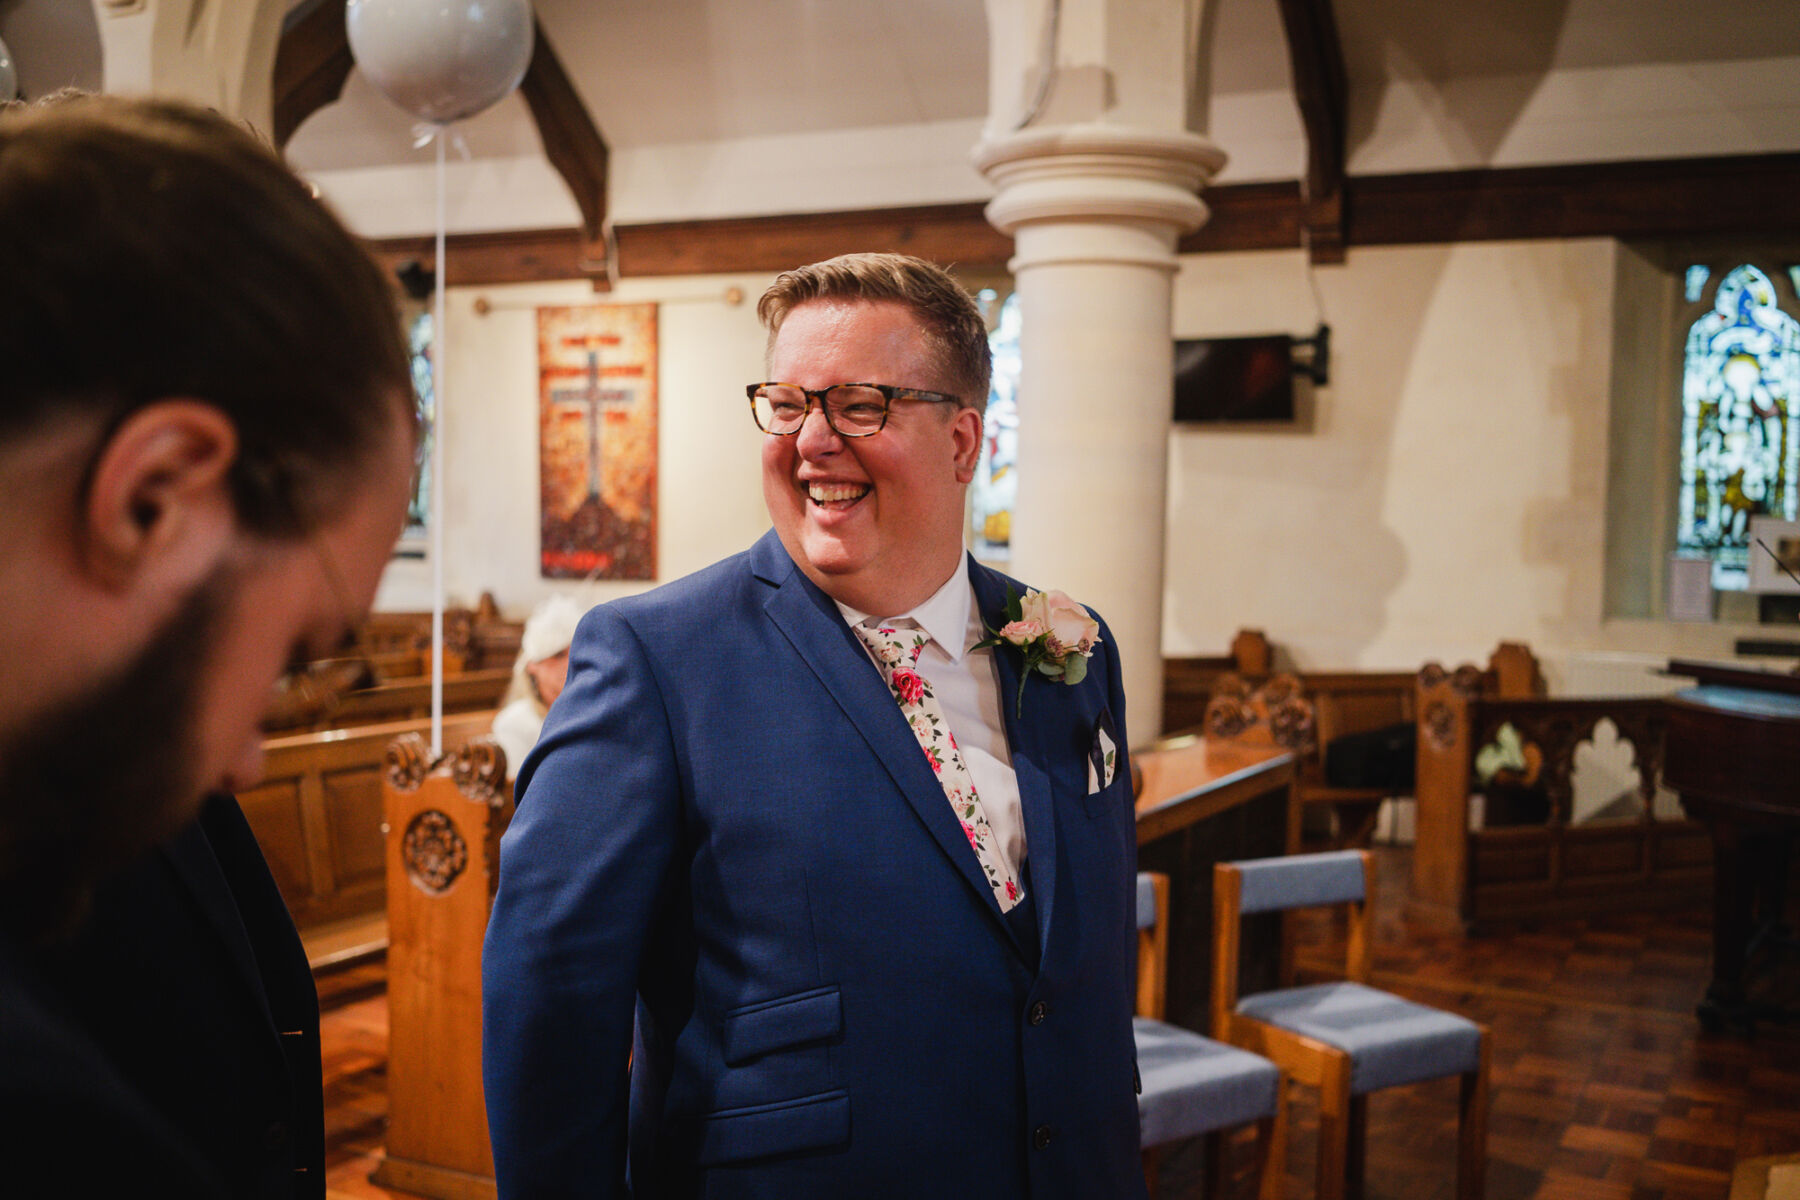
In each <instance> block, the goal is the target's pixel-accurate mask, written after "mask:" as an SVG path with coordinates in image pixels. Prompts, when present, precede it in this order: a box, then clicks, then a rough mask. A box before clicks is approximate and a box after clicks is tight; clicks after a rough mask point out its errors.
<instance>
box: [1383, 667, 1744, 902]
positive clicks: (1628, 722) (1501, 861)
mask: <svg viewBox="0 0 1800 1200" xmlns="http://www.w3.org/2000/svg"><path fill="white" fill-rule="evenodd" d="M1498 665H1499V664H1490V668H1489V670H1488V671H1486V672H1483V671H1481V670H1479V669H1477V668H1475V667H1473V666H1463V667H1460V668H1458V669H1457V670H1456V671H1454V672H1449V671H1445V670H1444V669H1443V668H1442V667H1441V666H1439V665H1437V664H1436V663H1429V664H1427V665H1426V666H1425V668H1424V669H1422V670H1421V671H1420V672H1419V679H1418V683H1417V689H1418V699H1417V701H1416V709H1417V712H1418V720H1419V732H1418V760H1417V768H1416V773H1415V774H1416V779H1415V786H1414V795H1415V797H1416V799H1417V804H1418V818H1417V826H1416V828H1417V842H1416V845H1415V847H1414V850H1413V868H1412V886H1411V897H1410V901H1409V904H1408V911H1409V914H1410V915H1412V916H1414V917H1416V918H1419V919H1421V920H1423V921H1425V922H1426V923H1428V924H1429V925H1432V926H1435V927H1438V928H1446V927H1455V926H1463V927H1469V926H1482V925H1490V924H1493V923H1497V922H1503V921H1511V920H1517V919H1521V918H1532V917H1545V916H1556V917H1581V916H1589V915H1594V914H1598V913H1603V912H1610V911H1618V910H1621V909H1648V908H1654V907H1659V906H1687V905H1692V904H1704V903H1706V902H1707V901H1708V900H1709V898H1710V895H1711V892H1710V886H1711V862H1712V850H1711V844H1710V841H1709V838H1708V835H1707V831H1706V827H1705V826H1704V825H1701V824H1699V823H1698V822H1694V821H1690V820H1687V819H1686V817H1685V816H1683V815H1681V814H1680V813H1679V812H1678V811H1665V812H1664V813H1661V814H1659V813H1658V812H1657V811H1656V804H1655V801H1656V792H1657V783H1658V780H1659V778H1660V776H1661V773H1662V754H1663V751H1662V730H1663V723H1664V717H1663V712H1664V709H1663V702H1662V701H1661V700H1660V699H1657V698H1607V699H1593V698H1588V699H1561V698H1559V699H1549V698H1546V697H1544V696H1543V695H1542V694H1541V692H1540V693H1539V694H1535V695H1525V696H1517V695H1514V696H1507V695H1505V694H1503V690H1505V689H1511V690H1515V691H1516V690H1518V689H1520V688H1529V687H1530V686H1531V683H1532V681H1531V680H1530V679H1529V678H1526V679H1524V680H1521V679H1520V677H1519V676H1517V675H1516V674H1512V675H1509V674H1507V673H1504V672H1501V671H1499V670H1497V669H1496V667H1497V666H1498ZM1602 720H1606V721H1610V722H1611V723H1612V726H1613V727H1614V729H1616V730H1617V731H1618V737H1619V740H1620V741H1622V742H1626V743H1629V744H1630V747H1631V750H1632V752H1633V756H1634V759H1635V766H1636V768H1637V771H1638V775H1639V782H1638V786H1637V788H1636V795H1635V798H1630V799H1628V802H1627V803H1626V804H1624V806H1623V808H1624V811H1623V812H1619V813H1616V814H1610V815H1609V814H1607V813H1604V812H1603V813H1601V814H1596V818H1595V819H1592V820H1587V821H1580V822H1577V821H1575V820H1574V814H1573V795H1574V787H1573V780H1574V775H1575V756H1576V753H1577V751H1578V750H1579V749H1580V748H1581V746H1582V745H1583V744H1584V743H1590V742H1592V740H1593V739H1594V734H1595V730H1596V728H1597V727H1598V726H1599V724H1600V722H1601V721H1602ZM1507 725H1511V726H1512V728H1513V729H1514V730H1515V731H1517V733H1518V734H1519V736H1520V740H1521V743H1522V744H1523V746H1524V748H1525V754H1524V757H1525V760H1526V763H1527V770H1526V771H1523V772H1519V773H1518V775H1519V778H1517V779H1513V780H1511V781H1508V778H1507V776H1505V775H1500V776H1496V778H1495V780H1494V781H1493V783H1491V784H1489V785H1486V786H1485V787H1484V785H1483V783H1482V782H1481V780H1480V778H1479V776H1478V774H1477V769H1476V756H1477V755H1478V754H1480V752H1481V750H1482V749H1483V748H1484V747H1486V746H1488V745H1489V744H1490V743H1492V742H1494V740H1495V738H1496V736H1497V735H1498V734H1499V732H1500V730H1501V729H1502V728H1503V727H1504V726H1507ZM1527 776H1529V777H1527ZM1483 793H1485V800H1486V804H1485V805H1484V807H1485V808H1486V809H1488V810H1489V811H1488V815H1487V818H1486V820H1485V823H1484V825H1483V826H1482V827H1479V828H1475V829H1471V828H1470V824H1471V821H1470V814H1471V811H1472V808H1473V805H1472V800H1473V798H1474V797H1475V796H1476V795H1477V794H1483ZM1521 797H1524V798H1525V800H1524V802H1521V800H1520V798H1521ZM1502 807H1505V808H1508V809H1510V810H1511V811H1510V813H1508V814H1502V813H1498V812H1497V811H1496V810H1498V809H1500V808H1502ZM1534 809H1535V810H1534ZM1496 818H1498V819H1496ZM1503 822H1504V823H1503Z"/></svg>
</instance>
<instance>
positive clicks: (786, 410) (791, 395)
mask: <svg viewBox="0 0 1800 1200" xmlns="http://www.w3.org/2000/svg"><path fill="white" fill-rule="evenodd" d="M753 401H754V403H755V406H756V423H757V424H758V425H760V426H762V428H763V429H764V430H766V431H767V432H769V433H779V434H788V433H795V432H797V431H798V430H799V428H800V426H801V425H802V424H804V423H805V421H806V411H807V397H806V393H805V392H803V391H801V390H800V389H799V388H797V387H789V386H787V385H784V384H775V385H771V386H768V387H761V388H758V389H757V390H756V395H755V396H754V397H753ZM823 403H824V406H825V419H826V421H827V422H828V423H829V424H830V425H831V427H832V428H833V429H835V430H837V431H838V432H839V433H841V434H847V435H849V436H851V437H856V436H858V435H860V434H870V433H874V432H875V431H876V430H878V429H880V428H881V426H882V423H883V421H885V420H886V417H887V397H886V396H883V395H882V394H881V392H880V391H879V390H877V389H875V388H872V387H858V386H855V385H844V384H840V385H839V386H837V387H834V388H828V389H826V391H825V394H824V398H823Z"/></svg>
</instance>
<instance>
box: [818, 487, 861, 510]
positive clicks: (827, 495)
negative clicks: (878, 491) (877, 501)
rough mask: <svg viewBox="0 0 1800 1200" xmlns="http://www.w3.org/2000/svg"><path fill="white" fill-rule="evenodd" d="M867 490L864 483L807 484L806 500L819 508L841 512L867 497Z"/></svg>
mask: <svg viewBox="0 0 1800 1200" xmlns="http://www.w3.org/2000/svg"><path fill="white" fill-rule="evenodd" d="M869 490H870V489H869V485H868V484H866V483H809V484H807V485H806V498H807V499H808V500H811V501H812V502H813V503H814V504H817V505H818V506H819V507H821V508H827V509H833V510H842V509H846V508H849V507H850V506H851V505H853V504H855V503H856V502H857V501H858V500H861V499H862V498H863V497H864V496H866V495H868V494H869Z"/></svg>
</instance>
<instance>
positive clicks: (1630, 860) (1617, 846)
mask: <svg viewBox="0 0 1800 1200" xmlns="http://www.w3.org/2000/svg"><path fill="white" fill-rule="evenodd" d="M1584 834H1586V835H1589V836H1582V835H1584ZM1596 835H1597V836H1596ZM1648 850H1649V847H1648V845H1647V839H1646V838H1645V837H1644V831H1643V829H1642V828H1640V827H1639V826H1638V825H1636V824H1631V825H1623V826H1616V827H1613V828H1610V829H1571V830H1568V831H1567V832H1566V833H1565V835H1564V837H1563V847H1562V851H1563V855H1562V861H1563V877H1564V878H1565V879H1568V880H1571V881H1577V880H1582V879H1593V878H1604V877H1606V876H1617V877H1618V879H1617V882H1619V883H1620V884H1622V885H1626V886H1636V885H1638V884H1640V883H1642V881H1643V878H1644V876H1645V874H1646V873H1647V868H1648Z"/></svg>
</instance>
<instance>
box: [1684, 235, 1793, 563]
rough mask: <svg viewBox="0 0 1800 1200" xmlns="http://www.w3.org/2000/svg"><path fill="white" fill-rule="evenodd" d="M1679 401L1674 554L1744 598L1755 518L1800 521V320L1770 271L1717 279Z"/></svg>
mask: <svg viewBox="0 0 1800 1200" xmlns="http://www.w3.org/2000/svg"><path fill="white" fill-rule="evenodd" d="M1779 277H1780V276H1779V274H1778V275H1777V278H1779ZM1689 278H1690V279H1691V278H1692V275H1691V274H1690V275H1689ZM1788 299H1789V304H1790V307H1792V306H1793V303H1792V301H1793V298H1792V297H1789V298H1788ZM1681 399H1682V424H1681V481H1680V496H1679V511H1678V517H1677V547H1678V549H1679V550H1680V551H1682V552H1684V553H1693V554H1704V555H1706V556H1707V557H1710V558H1711V559H1712V562H1713V586H1714V587H1715V588H1718V589H1721V590H1735V591H1741V590H1743V589H1744V587H1745V585H1746V583H1747V582H1748V579H1747V571H1748V563H1749V523H1750V518H1751V517H1752V516H1759V515H1763V514H1768V515H1772V516H1776V517H1780V518H1782V519H1785V520H1794V519H1796V517H1797V516H1800V321H1796V320H1795V319H1794V317H1793V316H1792V315H1791V314H1790V313H1788V312H1784V311H1783V310H1782V306H1781V298H1780V297H1778V296H1777V295H1776V291H1775V284H1774V282H1773V281H1772V280H1771V279H1770V277H1769V275H1768V274H1766V273H1765V272H1764V271H1762V270H1760V269H1759V268H1757V267H1755V266H1752V265H1750V264H1748V263H1746V264H1743V265H1741V266H1738V267H1735V268H1733V269H1732V270H1731V271H1729V272H1727V273H1725V274H1724V275H1723V276H1722V277H1721V278H1720V279H1719V283H1718V288H1717V290H1716V291H1715V292H1714V293H1713V301H1712V308H1711V310H1710V311H1709V312H1706V313H1704V314H1702V315H1701V316H1700V317H1699V319H1697V320H1696V321H1695V322H1694V323H1693V324H1692V325H1691V326H1689V328H1688V335H1687V349H1686V353H1685V356H1684V363H1683V372H1682V395H1681Z"/></svg>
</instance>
